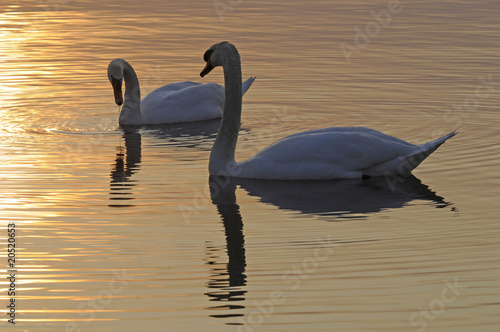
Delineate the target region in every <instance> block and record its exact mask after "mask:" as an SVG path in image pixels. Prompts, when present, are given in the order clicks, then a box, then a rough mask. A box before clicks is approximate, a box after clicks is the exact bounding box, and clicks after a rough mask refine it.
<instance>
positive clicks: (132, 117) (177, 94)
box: [108, 59, 255, 125]
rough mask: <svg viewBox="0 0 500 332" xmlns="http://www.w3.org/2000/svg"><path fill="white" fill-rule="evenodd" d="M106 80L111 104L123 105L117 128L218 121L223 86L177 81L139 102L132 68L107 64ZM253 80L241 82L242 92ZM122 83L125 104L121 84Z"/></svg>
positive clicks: (118, 61) (118, 62)
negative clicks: (110, 94) (110, 91)
mask: <svg viewBox="0 0 500 332" xmlns="http://www.w3.org/2000/svg"><path fill="white" fill-rule="evenodd" d="M108 79H109V82H110V83H111V85H112V86H113V91H114V95H115V102H116V104H117V105H118V106H120V105H122V104H123V108H122V110H121V112H120V118H119V124H120V125H145V124H164V123H177V122H190V121H200V120H210V119H215V118H220V117H221V115H222V105H223V101H224V87H223V86H222V85H219V84H215V83H208V84H202V83H197V82H179V83H172V84H167V85H165V86H162V87H161V88H158V89H156V90H154V91H153V92H151V93H150V94H149V95H147V96H146V97H144V99H142V101H141V92H140V88H139V80H138V78H137V75H136V73H135V71H134V68H132V66H131V65H130V64H129V63H128V62H127V61H125V60H123V59H114V60H113V61H111V62H110V63H109V65H108ZM254 80H255V77H250V78H249V79H248V80H247V81H246V82H245V83H243V93H245V92H246V91H247V90H248V89H249V88H250V86H251V85H252V83H253V81H254ZM123 81H125V103H124V102H123V95H122V83H123Z"/></svg>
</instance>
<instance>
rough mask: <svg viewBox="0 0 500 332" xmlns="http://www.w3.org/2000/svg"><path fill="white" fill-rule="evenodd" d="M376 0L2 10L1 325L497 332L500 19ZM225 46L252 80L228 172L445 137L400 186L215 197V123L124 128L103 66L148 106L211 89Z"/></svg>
mask: <svg viewBox="0 0 500 332" xmlns="http://www.w3.org/2000/svg"><path fill="white" fill-rule="evenodd" d="M390 3H392V4H394V3H395V2H388V1H379V0H377V1H364V0H363V1H354V2H353V1H322V0H313V1H298V0H291V1H286V2H285V1H281V2H280V3H269V2H264V1H253V0H245V1H228V0H221V1H215V2H212V1H190V2H189V3H188V2H179V1H175V2H174V1H170V2H165V1H148V0H146V1H141V2H136V1H108V2H104V1H101V2H98V1H71V0H56V1H26V2H24V1H22V2H21V1H10V2H5V1H4V2H2V4H1V6H0V8H1V14H0V25H1V30H0V37H1V39H0V40H1V43H0V82H1V88H0V121H1V122H0V151H1V152H0V153H1V163H0V220H1V222H2V224H1V232H2V233H3V234H0V239H1V242H2V248H4V249H2V254H1V255H0V261H1V264H2V269H3V270H2V271H3V272H2V278H3V281H2V282H1V284H2V286H1V291H0V306H1V310H0V311H1V313H2V316H3V317H0V318H1V321H0V329H1V330H2V331H3V330H5V331H471V330H478V331H497V329H498V326H500V318H499V317H500V316H499V315H498V311H499V296H500V291H499V289H500V287H499V286H500V284H499V279H500V263H499V261H498V253H499V252H500V244H499V241H498V236H499V226H498V217H497V216H498V214H499V212H500V206H499V203H498V196H499V195H498V194H499V192H500V190H499V189H498V188H499V185H500V177H499V175H498V172H499V170H500V169H499V166H500V165H499V160H498V155H499V152H500V150H499V138H500V135H499V133H498V127H499V125H500V118H499V116H498V108H499V105H500V46H499V44H498V36H499V34H500V21H499V20H498V17H499V14H500V5H499V3H498V1H494V0H486V1H481V2H477V1H472V0H463V1H432V2H431V1H409V0H406V1H401V2H400V3H399V6H397V3H396V5H394V6H393V7H391V8H390V9H391V10H392V13H391V16H390V18H389V17H388V16H381V20H384V21H381V23H375V22H376V21H375V19H374V17H373V16H372V15H371V14H370V11H372V10H373V11H375V13H381V15H382V14H383V13H387V12H389V11H388V9H387V8H388V5H389V4H390ZM214 4H218V5H219V6H221V4H224V6H222V7H216V6H214ZM389 6H390V5H389ZM224 10H225V11H224ZM384 11H386V12H384ZM365 28H366V29H368V30H367V31H368V32H369V33H370V34H371V36H368V35H361V34H360V33H359V32H357V31H360V30H362V31H365ZM370 29H371V30H370ZM222 40H228V41H231V42H232V43H234V44H235V45H236V46H237V47H238V49H239V51H240V54H241V56H242V65H243V68H242V69H243V76H244V78H247V77H249V76H257V80H256V81H255V83H254V84H253V86H252V87H251V89H250V90H249V91H248V93H247V94H246V95H245V97H244V107H243V116H242V121H243V125H242V131H241V134H240V140H239V145H238V150H237V158H238V159H243V158H246V157H248V156H250V155H251V154H253V153H254V152H256V151H258V150H259V149H261V148H263V147H265V146H266V145H268V144H270V143H271V142H273V141H275V140H276V139H278V138H280V137H282V136H285V135H287V134H290V133H294V132H298V131H302V130H307V129H314V128H322V127H326V126H351V125H361V126H367V127H371V128H375V129H379V130H381V131H384V132H386V133H388V134H391V135H394V136H397V137H400V138H403V139H406V140H408V141H410V142H413V143H422V142H425V141H429V140H431V139H434V138H435V137H437V136H439V135H441V134H444V133H446V132H450V131H452V130H454V129H457V128H458V130H459V134H458V136H456V137H454V138H453V139H451V140H450V141H448V142H447V143H446V144H444V145H443V146H442V147H441V148H440V149H439V150H438V151H436V152H435V154H433V155H432V156H431V157H429V158H428V159H427V160H426V161H425V162H424V163H423V164H422V165H421V166H419V168H418V169H417V170H416V171H415V172H414V175H415V178H409V179H405V180H401V181H399V180H400V179H389V181H387V179H378V180H377V179H371V180H368V181H333V182H324V183H310V182H299V183H282V182H271V183H269V182H266V181H240V182H238V181H234V182H230V183H226V182H225V179H211V182H209V177H208V172H207V161H208V156H209V153H210V148H211V145H212V143H213V139H214V137H215V135H216V132H217V126H218V122H217V121H210V122H207V123H195V124H189V125H187V124H183V125H174V126H163V127H161V128H158V127H156V128H140V129H137V130H123V129H120V128H119V127H118V125H117V118H118V107H117V106H116V105H114V103H113V97H112V91H111V86H110V84H109V82H108V81H107V77H106V67H107V65H108V63H109V62H110V60H112V59H113V58H117V57H122V58H124V59H126V60H128V61H129V62H130V63H131V64H132V65H133V66H134V68H135V69H136V72H137V74H138V76H139V79H140V82H141V91H142V93H143V95H146V94H147V93H148V92H151V91H152V90H153V89H155V88H157V87H159V86H161V85H164V84H167V83H169V82H176V81H183V80H195V81H203V82H205V81H206V82H218V83H222V81H223V77H222V71H221V70H215V71H214V72H213V73H212V74H210V75H209V76H207V77H206V78H204V79H201V78H200V77H199V72H200V71H201V69H202V68H203V66H204V62H203V60H202V55H203V53H204V51H205V50H206V49H207V48H208V47H209V46H211V45H212V44H214V43H216V42H219V41H222ZM341 45H344V47H345V46H346V45H348V46H349V45H350V47H351V50H353V48H352V47H353V46H355V47H356V50H357V51H356V52H353V53H352V54H348V53H345V52H343V51H342V47H341ZM221 183H222V184H223V185H221ZM210 185H211V186H212V191H213V192H214V193H218V194H219V195H214V196H212V197H211V196H210ZM221 188H222V189H223V190H221ZM212 199H213V201H212ZM10 223H14V224H15V227H16V266H15V268H16V269H17V272H16V295H15V297H14V298H15V300H16V320H15V322H16V324H15V325H13V324H11V323H9V322H8V321H7V319H8V318H9V317H8V315H7V312H8V310H9V309H8V308H7V307H6V306H7V305H8V304H9V303H10V302H9V301H10V299H11V298H12V296H9V295H8V288H9V283H10V282H9V280H8V279H7V278H4V276H8V275H9V273H7V270H8V269H9V267H8V265H7V264H8V261H7V259H8V257H7V239H8V234H7V228H8V224H10Z"/></svg>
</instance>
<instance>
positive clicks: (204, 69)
mask: <svg viewBox="0 0 500 332" xmlns="http://www.w3.org/2000/svg"><path fill="white" fill-rule="evenodd" d="M212 69H214V66H212V64H211V63H210V59H208V61H207V64H206V66H205V68H203V70H202V71H201V73H200V76H201V77H204V76H205V75H206V74H208V73H210V72H211V71H212Z"/></svg>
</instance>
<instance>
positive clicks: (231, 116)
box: [208, 45, 242, 175]
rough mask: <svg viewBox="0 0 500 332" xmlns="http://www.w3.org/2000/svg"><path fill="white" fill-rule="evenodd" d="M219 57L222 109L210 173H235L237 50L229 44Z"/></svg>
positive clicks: (238, 99)
mask: <svg viewBox="0 0 500 332" xmlns="http://www.w3.org/2000/svg"><path fill="white" fill-rule="evenodd" d="M223 54H224V56H223V57H222V59H221V62H222V68H223V69H224V87H225V97H224V110H223V113H222V121H221V124H220V127H219V132H218V134H217V138H216V139H215V143H214V146H213V148H212V153H211V154H210V162H209V166H208V168H209V171H210V174H217V175H237V174H233V173H234V172H235V168H234V166H235V164H236V162H235V160H234V152H235V150H236V143H237V141H238V133H239V130H240V123H241V98H242V90H241V63H240V56H239V54H238V51H237V50H236V48H234V46H229V45H228V47H227V48H226V50H225V52H224V53H223Z"/></svg>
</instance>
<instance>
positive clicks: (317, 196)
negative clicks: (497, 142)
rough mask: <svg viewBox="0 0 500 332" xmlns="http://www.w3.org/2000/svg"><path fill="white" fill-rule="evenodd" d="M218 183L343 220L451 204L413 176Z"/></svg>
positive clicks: (285, 206) (282, 206) (225, 180)
mask: <svg viewBox="0 0 500 332" xmlns="http://www.w3.org/2000/svg"><path fill="white" fill-rule="evenodd" d="M214 181H215V180H214ZM217 182H218V183H220V184H225V183H227V188H236V185H238V186H240V187H241V188H243V189H244V190H245V191H247V192H248V194H249V195H251V196H256V197H259V198H260V201H261V202H263V203H268V204H272V205H275V206H277V207H278V208H280V209H284V210H293V211H300V212H301V213H308V214H319V215H330V216H337V217H343V218H359V217H366V216H367V214H370V213H376V212H380V211H382V210H386V209H396V208H401V207H403V206H405V205H408V204H409V203H410V202H412V201H414V200H424V201H429V202H431V203H432V204H433V205H434V206H435V207H438V208H441V207H446V206H449V205H450V203H448V202H446V201H445V200H444V198H443V197H441V196H439V195H437V194H436V193H434V192H433V191H432V190H430V189H429V187H428V186H426V185H424V184H423V183H422V182H421V181H420V180H419V179H418V178H416V177H415V176H413V175H410V176H408V177H402V176H391V177H373V178H369V179H352V180H329V181H279V180H275V181H269V180H255V179H239V178H231V179H229V178H224V177H218V180H217ZM219 187H221V185H219ZM218 190H222V189H218ZM227 190H228V189H226V188H224V189H223V191H227ZM226 194H227V193H226Z"/></svg>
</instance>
